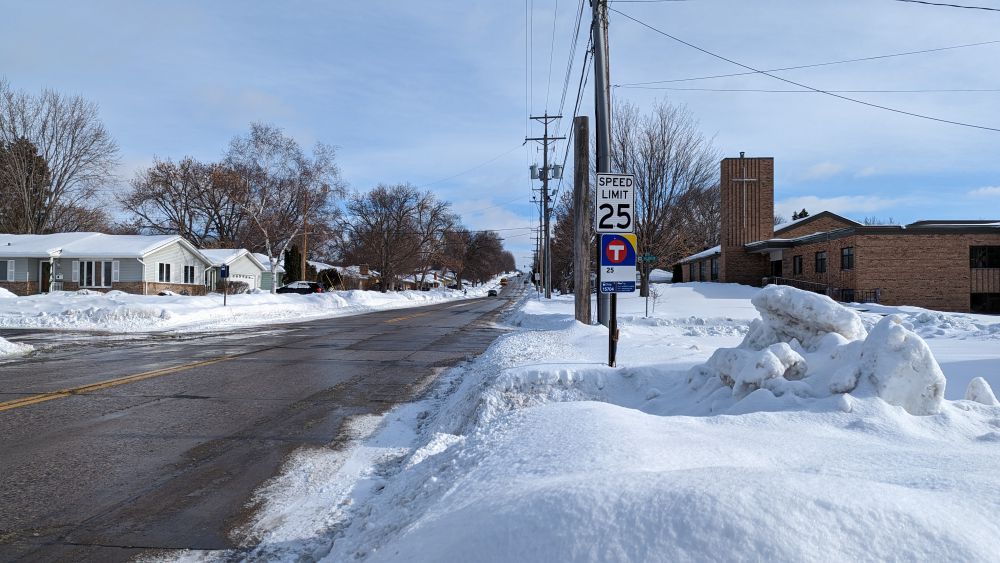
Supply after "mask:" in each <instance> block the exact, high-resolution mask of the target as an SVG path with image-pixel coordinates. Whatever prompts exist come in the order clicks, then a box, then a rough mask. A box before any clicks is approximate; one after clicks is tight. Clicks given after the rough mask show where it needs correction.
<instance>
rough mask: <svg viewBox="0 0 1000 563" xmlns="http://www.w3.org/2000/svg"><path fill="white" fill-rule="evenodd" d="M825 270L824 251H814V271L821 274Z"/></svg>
mask: <svg viewBox="0 0 1000 563" xmlns="http://www.w3.org/2000/svg"><path fill="white" fill-rule="evenodd" d="M825 272H826V251H825V250H823V251H820V252H817V253H816V273H817V274H822V273H825Z"/></svg>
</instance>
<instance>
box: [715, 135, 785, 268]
mask: <svg viewBox="0 0 1000 563" xmlns="http://www.w3.org/2000/svg"><path fill="white" fill-rule="evenodd" d="M720 182H721V183H720V191H721V192H722V193H721V195H722V232H721V235H722V237H721V238H722V257H721V260H720V263H719V279H720V281H724V282H729V283H742V284H747V285H760V282H761V279H762V278H763V277H764V276H767V275H768V274H769V268H770V261H769V258H768V257H767V256H766V255H760V254H749V253H747V251H746V250H744V248H743V245H745V244H747V243H751V242H754V241H758V240H767V239H769V238H772V237H774V159H773V158H771V157H749V158H748V157H744V156H743V153H740V156H739V158H724V159H722V177H721V179H720Z"/></svg>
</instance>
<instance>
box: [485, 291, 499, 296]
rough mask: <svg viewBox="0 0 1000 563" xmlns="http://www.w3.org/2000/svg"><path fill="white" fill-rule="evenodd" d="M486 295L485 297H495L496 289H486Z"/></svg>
mask: <svg viewBox="0 0 1000 563" xmlns="http://www.w3.org/2000/svg"><path fill="white" fill-rule="evenodd" d="M486 296H487V297H496V296H497V290H495V289H491V290H489V291H487V292H486Z"/></svg>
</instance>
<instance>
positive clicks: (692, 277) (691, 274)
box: [688, 262, 694, 281]
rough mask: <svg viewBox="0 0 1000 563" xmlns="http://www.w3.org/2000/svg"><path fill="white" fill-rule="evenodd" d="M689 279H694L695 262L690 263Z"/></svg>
mask: <svg viewBox="0 0 1000 563" xmlns="http://www.w3.org/2000/svg"><path fill="white" fill-rule="evenodd" d="M688 281H694V262H691V263H690V264H688Z"/></svg>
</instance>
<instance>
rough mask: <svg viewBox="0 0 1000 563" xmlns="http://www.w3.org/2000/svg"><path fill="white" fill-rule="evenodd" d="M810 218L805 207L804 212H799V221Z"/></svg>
mask: <svg viewBox="0 0 1000 563" xmlns="http://www.w3.org/2000/svg"><path fill="white" fill-rule="evenodd" d="M808 216H809V212H808V211H806V208H805V207H803V208H802V211H799V219H805V218H806V217H808Z"/></svg>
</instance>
